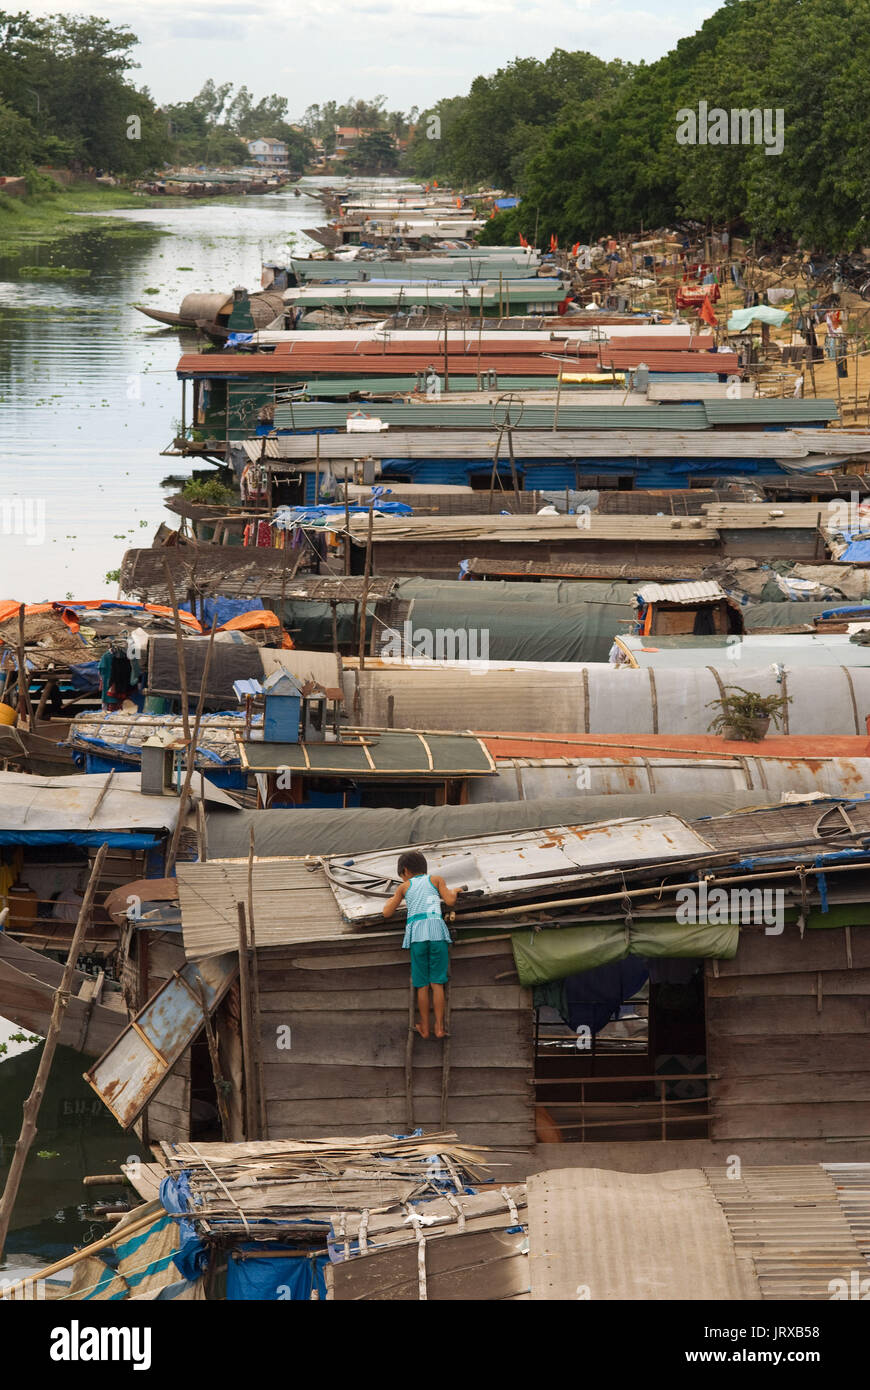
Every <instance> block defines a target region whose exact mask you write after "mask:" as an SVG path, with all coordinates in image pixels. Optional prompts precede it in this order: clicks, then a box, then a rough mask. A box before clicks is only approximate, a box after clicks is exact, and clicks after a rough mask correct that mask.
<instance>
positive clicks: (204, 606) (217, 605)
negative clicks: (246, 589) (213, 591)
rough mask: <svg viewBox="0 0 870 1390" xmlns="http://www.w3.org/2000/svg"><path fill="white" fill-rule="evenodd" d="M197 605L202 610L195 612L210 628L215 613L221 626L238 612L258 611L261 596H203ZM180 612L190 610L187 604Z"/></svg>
mask: <svg viewBox="0 0 870 1390" xmlns="http://www.w3.org/2000/svg"><path fill="white" fill-rule="evenodd" d="M198 607H199V608H200V609H201V610H202V612H201V613H199V614H197V615H196V616H197V617H200V618H201V620H202V623H203V625H204V626H205V627H206V628H207V629H209V630H211V625H212V623H213V622H214V620H215V615H217V620H218V627H223V625H224V623H228V622H229V621H230V620H231V619H232V618H237V617H238V616H239V614H240V613H252V612H256V611H259V610H260V609H262V607H263V600H262V599H261V598H204V599H200V601H199V604H198ZM180 611H182V612H187V613H189V612H190V607H189V605H187V604H185V606H184V608H183V609H182V610H180Z"/></svg>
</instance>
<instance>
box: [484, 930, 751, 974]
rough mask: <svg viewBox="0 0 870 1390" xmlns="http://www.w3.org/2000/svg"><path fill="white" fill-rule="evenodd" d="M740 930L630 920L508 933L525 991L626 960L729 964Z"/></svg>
mask: <svg viewBox="0 0 870 1390" xmlns="http://www.w3.org/2000/svg"><path fill="white" fill-rule="evenodd" d="M739 938H740V928H739V926H737V924H736V923H732V922H727V923H725V924H723V925H722V926H712V925H709V924H706V923H703V924H702V923H698V924H697V925H695V924H692V923H683V922H676V921H661V920H660V919H658V918H647V919H646V920H644V919H643V918H636V919H635V920H634V921H633V922H632V923H631V925H630V926H627V925H626V924H625V923H624V922H589V923H586V924H584V925H583V926H582V927H561V928H559V929H558V930H546V929H545V930H543V931H537V932H534V931H530V930H529V929H528V928H527V927H524V928H523V929H522V930H520V931H515V932H513V933H512V935H511V946H512V947H513V952H514V960H515V962H516V967H517V972H518V974H519V977H520V984H521V985H524V986H526V987H528V986H531V985H540V984H545V983H546V982H547V981H548V980H562V979H565V978H566V977H567V976H568V975H575V974H577V973H578V972H579V971H581V970H594V969H595V968H597V967H598V966H600V965H607V964H609V963H610V962H612V961H617V960H624V959H625V957H626V956H629V955H632V956H679V957H692V958H694V959H696V960H731V959H733V957H734V956H735V955H736V954H737V943H738V941H739Z"/></svg>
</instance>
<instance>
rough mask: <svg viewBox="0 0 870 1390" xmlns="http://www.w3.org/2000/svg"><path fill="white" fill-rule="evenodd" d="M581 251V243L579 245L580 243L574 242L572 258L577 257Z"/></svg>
mask: <svg viewBox="0 0 870 1390" xmlns="http://www.w3.org/2000/svg"><path fill="white" fill-rule="evenodd" d="M579 250H580V243H579V241H575V242H574V245H573V246H572V247H571V255H572V256H576V255H577V253H578V251H579Z"/></svg>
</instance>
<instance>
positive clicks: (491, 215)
mask: <svg viewBox="0 0 870 1390" xmlns="http://www.w3.org/2000/svg"><path fill="white" fill-rule="evenodd" d="M494 217H495V208H493V210H492V212H491V213H490V214H489V220H490V222H491V221H492V219H493V218H494Z"/></svg>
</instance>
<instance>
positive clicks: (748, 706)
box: [707, 685, 791, 743]
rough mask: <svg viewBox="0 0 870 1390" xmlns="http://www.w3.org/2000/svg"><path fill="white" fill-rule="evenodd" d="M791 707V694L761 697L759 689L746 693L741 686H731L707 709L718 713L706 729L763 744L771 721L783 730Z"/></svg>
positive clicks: (724, 736) (742, 740) (744, 740)
mask: <svg viewBox="0 0 870 1390" xmlns="http://www.w3.org/2000/svg"><path fill="white" fill-rule="evenodd" d="M731 692H733V693H731ZM790 704H791V696H790V695H759V693H758V691H757V690H745V689H744V688H743V686H742V685H728V686H726V687H725V694H724V695H722V696H721V697H720V698H719V699H718V700H712V701H711V702H710V704H709V705H708V706H707V708H708V709H713V708H718V710H719V713H718V714H717V715H716V717H715V718H714V719H712V720H711V722H710V723H709V724H708V725H707V728H708V729H709V730H710V732H711V733H721V734H722V737H723V738H729V739H736V740H738V741H740V742H743V743H760V741H761V740H762V739H763V738H764V736H765V734H766V733H767V731H768V729H769V728H770V724H771V721H773V723H774V725H775V726H776V727H777V728H782V719H783V715H784V714H785V709H786V706H787V705H790Z"/></svg>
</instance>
